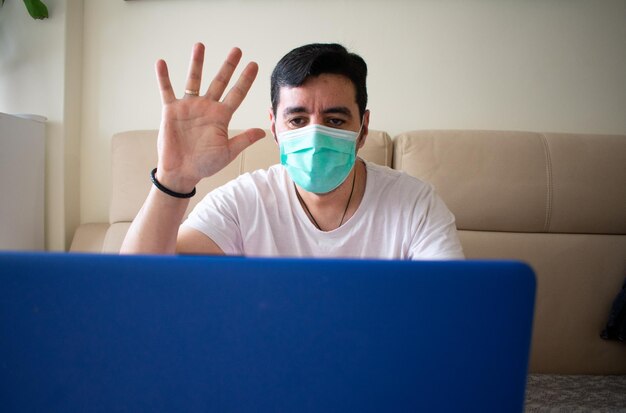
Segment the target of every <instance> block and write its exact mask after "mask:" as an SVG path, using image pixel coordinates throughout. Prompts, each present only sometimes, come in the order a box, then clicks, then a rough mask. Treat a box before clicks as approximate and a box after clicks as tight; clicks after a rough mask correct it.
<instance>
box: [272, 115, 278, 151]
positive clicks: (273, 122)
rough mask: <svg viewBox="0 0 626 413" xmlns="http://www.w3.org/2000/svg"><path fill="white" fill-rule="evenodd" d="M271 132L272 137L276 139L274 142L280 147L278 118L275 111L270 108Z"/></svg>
mask: <svg viewBox="0 0 626 413" xmlns="http://www.w3.org/2000/svg"><path fill="white" fill-rule="evenodd" d="M270 131H271V132H272V136H273V137H274V142H276V144H277V145H278V137H277V136H276V116H274V111H273V110H272V108H271V107H270Z"/></svg>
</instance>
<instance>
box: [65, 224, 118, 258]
mask: <svg viewBox="0 0 626 413" xmlns="http://www.w3.org/2000/svg"><path fill="white" fill-rule="evenodd" d="M108 229H109V224H106V223H90V224H82V225H80V226H79V227H78V228H77V229H76V232H75V233H74V238H73V239H72V245H71V246H70V252H94V253H99V252H102V247H103V245H104V237H105V235H106V233H107V230H108Z"/></svg>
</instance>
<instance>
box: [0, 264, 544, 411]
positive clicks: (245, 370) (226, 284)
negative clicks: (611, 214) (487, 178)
mask: <svg viewBox="0 0 626 413" xmlns="http://www.w3.org/2000/svg"><path fill="white" fill-rule="evenodd" d="M534 297H535V277H534V274H533V272H532V270H531V269H530V268H529V267H528V266H527V265H525V264H522V263H518V262H504V261H490V262H486V261H459V262H443V261H442V262H408V261H368V260H321V259H256V258H241V257H197V256H179V257H158V256H107V255H87V254H62V253H0V410H1V411H2V412H148V411H149V412H157V411H158V412H360V413H362V412H499V413H500V412H522V411H523V403H524V389H525V382H526V374H527V368H528V352H529V346H530V336H531V327H532V316H533V307H534Z"/></svg>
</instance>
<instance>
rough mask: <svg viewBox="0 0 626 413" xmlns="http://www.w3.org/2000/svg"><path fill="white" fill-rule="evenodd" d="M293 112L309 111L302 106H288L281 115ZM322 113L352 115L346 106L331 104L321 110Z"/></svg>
mask: <svg viewBox="0 0 626 413" xmlns="http://www.w3.org/2000/svg"><path fill="white" fill-rule="evenodd" d="M294 113H309V111H308V109H307V108H305V107H304V106H289V107H287V108H285V110H283V116H288V115H293V114H294ZM322 113H323V114H324V115H328V114H333V113H339V114H342V115H345V116H352V111H351V110H350V109H349V108H348V107H347V106H333V107H330V108H326V109H324V110H323V111H322Z"/></svg>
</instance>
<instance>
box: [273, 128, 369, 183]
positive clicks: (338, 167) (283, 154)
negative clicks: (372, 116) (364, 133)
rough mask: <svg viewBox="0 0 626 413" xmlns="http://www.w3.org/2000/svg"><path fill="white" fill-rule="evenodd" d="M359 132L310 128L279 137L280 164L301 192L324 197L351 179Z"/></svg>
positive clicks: (279, 135) (286, 133) (285, 133)
mask: <svg viewBox="0 0 626 413" xmlns="http://www.w3.org/2000/svg"><path fill="white" fill-rule="evenodd" d="M359 135H360V131H359V132H353V131H348V130H342V129H335V128H329V127H327V126H322V125H309V126H306V127H304V128H300V129H295V130H291V131H287V132H282V133H280V134H278V143H279V146H280V163H281V164H282V165H283V166H284V167H285V168H286V169H287V173H289V176H290V177H291V179H292V180H293V181H294V182H295V183H296V184H298V185H299V186H300V187H301V188H302V189H304V190H305V191H308V192H313V193H317V194H325V193H327V192H330V191H332V190H333V189H335V188H337V187H338V186H339V185H341V183H342V182H343V181H344V180H345V179H346V178H347V177H348V174H349V173H350V171H351V170H352V167H353V166H354V160H355V157H356V141H357V138H358V137H359Z"/></svg>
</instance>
